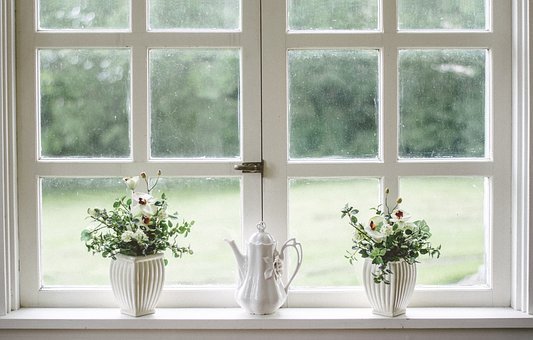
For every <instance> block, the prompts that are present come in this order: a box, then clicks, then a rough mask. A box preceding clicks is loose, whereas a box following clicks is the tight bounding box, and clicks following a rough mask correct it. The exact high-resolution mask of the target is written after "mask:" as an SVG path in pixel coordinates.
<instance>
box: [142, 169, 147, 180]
mask: <svg viewBox="0 0 533 340" xmlns="http://www.w3.org/2000/svg"><path fill="white" fill-rule="evenodd" d="M146 177H147V176H146V172H144V171H143V172H141V178H142V179H146Z"/></svg>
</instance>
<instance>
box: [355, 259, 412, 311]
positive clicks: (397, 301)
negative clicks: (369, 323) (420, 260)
mask: <svg viewBox="0 0 533 340" xmlns="http://www.w3.org/2000/svg"><path fill="white" fill-rule="evenodd" d="M388 266H389V269H390V270H391V271H392V273H393V274H388V275H387V276H386V277H387V280H389V281H390V284H385V283H383V282H381V283H375V282H374V276H372V273H373V272H376V271H377V268H378V266H377V265H374V264H372V261H371V260H369V259H365V263H364V265H363V286H364V288H365V292H366V296H367V298H368V301H369V302H370V305H371V306H372V312H373V313H374V314H378V315H383V316H389V317H393V316H397V315H401V314H404V313H405V309H406V307H407V305H408V304H409V301H410V300H411V296H412V295H413V292H414V290H415V284H416V265H415V264H408V263H407V262H405V261H398V262H392V263H389V264H388Z"/></svg>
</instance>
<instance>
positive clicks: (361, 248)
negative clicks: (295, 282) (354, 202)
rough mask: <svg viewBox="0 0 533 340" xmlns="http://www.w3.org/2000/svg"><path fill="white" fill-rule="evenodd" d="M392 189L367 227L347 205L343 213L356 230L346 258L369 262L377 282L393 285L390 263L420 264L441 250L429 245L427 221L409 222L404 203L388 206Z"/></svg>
mask: <svg viewBox="0 0 533 340" xmlns="http://www.w3.org/2000/svg"><path fill="white" fill-rule="evenodd" d="M388 195H389V189H386V190H385V206H384V207H382V206H381V205H378V206H377V207H376V208H372V209H371V210H373V211H374V216H372V217H371V218H370V219H369V220H368V222H367V223H366V224H364V225H363V224H362V223H360V222H359V220H358V219H357V214H358V213H359V210H357V209H355V208H353V207H351V206H349V205H348V204H346V206H345V207H344V209H343V210H342V218H344V217H348V218H349V223H350V225H351V226H352V227H353V228H354V236H353V240H352V241H353V245H352V249H351V251H348V254H347V255H346V258H347V259H348V260H349V261H350V264H352V263H353V261H355V260H357V257H358V256H361V257H362V258H369V259H371V260H372V263H373V264H375V265H377V266H378V270H377V272H375V273H373V276H374V282H375V283H380V282H384V283H385V284H390V281H389V280H387V274H393V273H392V271H391V270H390V269H388V266H387V265H388V263H390V262H395V261H400V260H404V261H405V262H407V263H409V264H414V263H417V262H418V261H417V259H418V257H419V256H420V255H429V256H431V257H434V256H436V257H437V258H438V257H439V256H440V249H441V246H440V245H439V246H437V247H433V246H432V245H431V243H430V242H429V238H430V237H431V232H430V229H429V226H428V225H427V223H426V221H424V220H416V221H412V222H410V221H409V220H410V216H409V214H408V213H406V212H405V211H404V210H403V209H401V208H400V203H402V199H401V198H398V199H397V200H396V202H395V205H394V207H392V208H390V207H389V205H388Z"/></svg>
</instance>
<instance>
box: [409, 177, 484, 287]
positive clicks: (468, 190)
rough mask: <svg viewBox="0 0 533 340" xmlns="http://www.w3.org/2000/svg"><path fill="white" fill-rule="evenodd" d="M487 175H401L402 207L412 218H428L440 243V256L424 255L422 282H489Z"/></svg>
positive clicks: (419, 280)
mask: <svg viewBox="0 0 533 340" xmlns="http://www.w3.org/2000/svg"><path fill="white" fill-rule="evenodd" d="M485 181H486V179H485V178H483V177H406V178H401V179H400V191H401V197H402V198H403V203H402V207H403V208H404V209H405V210H406V211H407V212H408V213H409V214H410V215H411V219H424V220H426V222H427V223H428V225H429V227H430V228H431V233H432V237H431V242H432V244H433V245H439V244H440V245H442V250H441V257H440V258H439V259H435V258H433V259H432V258H429V257H423V258H421V262H422V263H421V264H419V265H418V268H417V270H418V277H417V283H418V284H421V285H460V286H472V285H479V284H485V283H486V277H487V276H486V270H485V269H486V267H485V265H486V264H485V256H486V254H485V232H488V230H486V229H485V222H486V221H485V211H484V202H485V195H487V194H488V193H486V192H485Z"/></svg>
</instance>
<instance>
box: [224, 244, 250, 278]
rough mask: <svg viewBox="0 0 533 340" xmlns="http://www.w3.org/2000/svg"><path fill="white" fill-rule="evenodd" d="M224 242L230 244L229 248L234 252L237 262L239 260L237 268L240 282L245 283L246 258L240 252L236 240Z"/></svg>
mask: <svg viewBox="0 0 533 340" xmlns="http://www.w3.org/2000/svg"><path fill="white" fill-rule="evenodd" d="M224 241H226V242H228V244H229V246H230V247H231V249H232V250H233V254H234V255H235V260H237V267H238V268H239V282H243V280H244V277H245V274H246V256H245V255H243V254H242V253H241V252H240V251H239V248H238V247H237V245H236V244H235V241H234V240H227V239H225V240H224Z"/></svg>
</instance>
